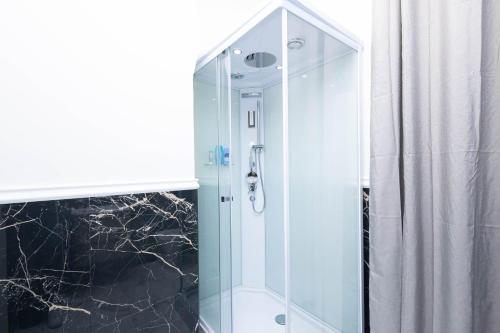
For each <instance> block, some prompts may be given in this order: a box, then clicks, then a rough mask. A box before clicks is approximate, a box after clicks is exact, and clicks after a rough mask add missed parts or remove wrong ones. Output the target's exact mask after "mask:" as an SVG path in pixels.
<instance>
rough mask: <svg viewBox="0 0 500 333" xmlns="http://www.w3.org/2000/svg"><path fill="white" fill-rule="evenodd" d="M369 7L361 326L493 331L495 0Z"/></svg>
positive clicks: (498, 209)
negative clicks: (366, 236) (365, 307)
mask: <svg viewBox="0 0 500 333" xmlns="http://www.w3.org/2000/svg"><path fill="white" fill-rule="evenodd" d="M373 6H374V12H373V15H374V19H373V22H374V27H373V50H372V56H373V62H372V63H373V65H372V115H371V191H370V200H371V202H370V279H369V283H370V298H369V305H370V327H371V330H372V332H374V333H378V332H383V333H391V332H415V333H427V332H433V333H441V332H443V333H448V332H450V333H460V332H477V333H479V332H481V333H482V332H500V1H495V0H483V1H477V0H476V1H473V0H469V1H466V0H464V1H459V0H454V1H452V0H438V1H432V0H423V1H413V0H377V1H375V2H374V4H373Z"/></svg>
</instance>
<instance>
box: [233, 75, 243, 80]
mask: <svg viewBox="0 0 500 333" xmlns="http://www.w3.org/2000/svg"><path fill="white" fill-rule="evenodd" d="M244 77H245V75H244V74H241V73H231V79H233V80H241V79H243V78H244Z"/></svg>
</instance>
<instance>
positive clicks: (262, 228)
mask: <svg viewBox="0 0 500 333" xmlns="http://www.w3.org/2000/svg"><path fill="white" fill-rule="evenodd" d="M229 52H230V56H231V73H232V74H234V75H233V78H232V80H231V89H232V92H231V93H232V119H231V123H232V125H231V127H232V133H231V137H232V138H231V140H232V147H233V151H234V152H235V154H233V155H232V156H233V158H234V159H233V160H232V168H233V170H232V178H233V179H232V190H233V197H234V201H233V202H232V221H231V222H232V224H231V227H232V273H233V281H232V282H233V331H234V332H238V333H246V332H269V333H272V332H278V333H279V332H283V333H284V331H285V327H284V326H283V325H280V324H279V323H277V322H276V320H275V319H276V316H279V315H280V314H284V312H285V311H284V309H285V301H284V290H285V288H284V265H285V260H284V242H283V239H284V238H283V237H284V236H283V173H282V170H283V150H282V142H283V139H282V128H283V121H282V116H283V113H282V84H281V83H282V75H281V64H282V62H281V57H282V49H281V10H278V11H276V12H274V13H272V14H271V15H270V16H269V17H267V18H266V19H264V20H263V21H262V22H260V23H259V24H258V25H256V26H255V27H254V28H253V29H252V30H251V31H249V32H248V33H247V34H246V35H244V36H243V37H242V38H241V39H239V40H238V41H236V42H235V43H234V44H233V45H232V46H231V49H230V50H229ZM264 53H265V54H264ZM259 144H260V145H262V146H261V148H258V147H259ZM259 161H260V162H259ZM259 163H260V164H259ZM251 169H252V170H253V171H254V172H255V173H256V174H257V179H256V184H255V186H256V187H255V191H250V187H249V184H248V183H247V180H249V179H248V178H247V176H248V174H249V173H250V172H251ZM261 180H262V182H261ZM262 190H264V191H262ZM264 192H265V193H264ZM264 195H265V207H264V206H263V205H264ZM252 197H253V198H254V199H255V201H254V202H253V205H252V201H251V199H252ZM252 206H253V207H252ZM262 209H263V211H262Z"/></svg>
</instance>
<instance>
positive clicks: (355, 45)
mask: <svg viewBox="0 0 500 333" xmlns="http://www.w3.org/2000/svg"><path fill="white" fill-rule="evenodd" d="M281 8H284V9H286V10H287V11H288V12H290V13H292V14H294V15H296V16H298V17H299V18H301V19H302V20H304V21H306V22H308V23H309V24H311V25H313V26H315V27H316V28H318V29H320V30H321V31H323V32H325V33H326V34H328V35H330V36H332V37H334V38H335V39H337V40H339V41H340V42H342V43H344V44H346V45H347V46H349V47H351V48H352V49H354V50H357V51H360V50H361V49H362V48H363V46H362V43H361V42H360V40H359V39H358V38H357V37H356V36H355V35H353V34H352V33H350V32H349V31H348V30H346V29H345V28H343V27H342V26H341V25H340V24H338V23H336V22H335V21H333V20H331V19H328V18H327V16H325V15H323V14H322V13H321V12H319V11H318V10H315V9H314V8H313V7H312V6H310V5H305V4H304V2H303V1H298V0H275V1H271V2H270V3H269V4H267V5H266V6H265V7H264V8H262V9H261V10H260V11H259V12H257V14H255V15H254V16H252V17H251V18H250V19H249V20H248V21H246V22H245V23H244V24H243V25H242V26H241V27H240V28H239V29H238V30H237V31H236V32H234V33H233V34H231V35H230V36H229V37H228V38H226V39H225V40H224V41H222V42H221V43H220V44H218V45H217V46H216V47H215V48H213V49H212V50H211V51H210V52H208V53H206V54H205V55H204V56H202V57H200V58H199V59H198V62H197V64H196V71H198V70H200V69H201V68H202V67H203V66H205V65H206V64H207V63H209V62H210V61H211V60H212V59H214V58H215V57H217V55H219V54H220V53H222V52H223V51H224V50H225V49H227V48H229V47H231V46H232V45H233V44H235V43H236V42H237V41H238V40H239V39H241V38H242V37H244V36H245V35H246V34H247V33H249V32H250V31H251V30H252V29H253V28H255V27H256V26H257V25H258V24H259V23H261V22H262V21H264V20H265V19H266V18H268V17H269V16H271V15H272V14H273V12H275V11H276V10H278V9H281ZM280 30H281V29H280Z"/></svg>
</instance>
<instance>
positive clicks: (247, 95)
mask: <svg viewBox="0 0 500 333" xmlns="http://www.w3.org/2000/svg"><path fill="white" fill-rule="evenodd" d="M260 97H262V93H260V92H257V91H252V92H244V93H241V98H260Z"/></svg>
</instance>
